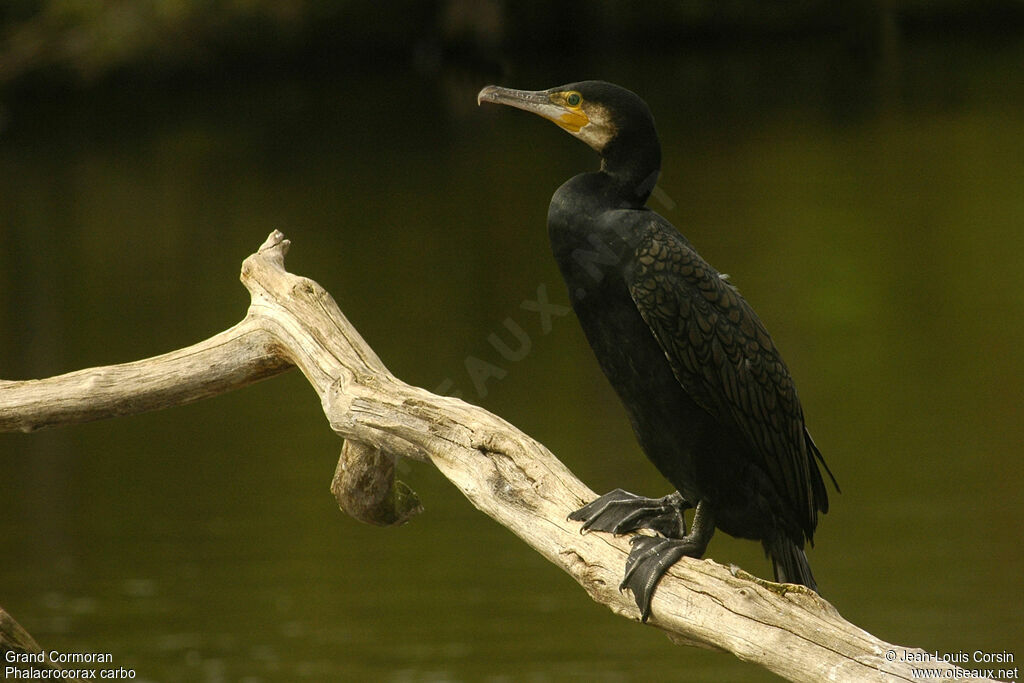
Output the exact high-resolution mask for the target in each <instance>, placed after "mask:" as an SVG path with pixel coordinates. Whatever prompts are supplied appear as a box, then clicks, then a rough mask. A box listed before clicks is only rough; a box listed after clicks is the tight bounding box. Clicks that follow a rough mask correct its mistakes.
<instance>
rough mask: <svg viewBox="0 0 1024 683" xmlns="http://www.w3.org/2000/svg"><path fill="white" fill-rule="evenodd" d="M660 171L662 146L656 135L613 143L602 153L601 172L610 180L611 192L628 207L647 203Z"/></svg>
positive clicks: (608, 181) (637, 206)
mask: <svg viewBox="0 0 1024 683" xmlns="http://www.w3.org/2000/svg"><path fill="white" fill-rule="evenodd" d="M660 171H661V145H660V144H659V143H658V138H657V137H656V136H650V135H643V136H636V137H633V138H630V137H624V138H621V139H616V140H613V141H612V142H610V143H609V144H608V146H607V147H606V148H605V149H604V150H602V151H601V171H600V172H601V173H602V174H603V175H605V176H607V177H608V180H607V184H608V191H609V192H611V193H612V194H613V195H614V196H615V197H616V199H618V200H619V202H621V203H622V204H624V205H626V206H633V207H635V208H640V207H642V206H643V205H644V204H646V203H647V198H648V197H650V196H651V191H652V190H654V185H655V184H656V183H657V182H658V173H659V172H660Z"/></svg>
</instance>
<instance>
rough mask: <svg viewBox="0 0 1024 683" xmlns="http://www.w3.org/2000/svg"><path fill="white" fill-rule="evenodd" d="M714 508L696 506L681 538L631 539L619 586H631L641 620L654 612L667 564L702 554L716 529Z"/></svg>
mask: <svg viewBox="0 0 1024 683" xmlns="http://www.w3.org/2000/svg"><path fill="white" fill-rule="evenodd" d="M712 517H713V516H712V514H711V511H710V510H709V509H708V508H707V507H706V506H705V505H704V504H703V503H701V504H699V505H698V506H697V512H696V513H695V514H694V517H693V526H692V527H691V529H690V533H689V534H687V535H686V536H683V537H682V538H660V537H658V536H646V535H642V536H635V537H633V538H631V539H630V541H629V543H630V546H631V548H632V549H631V550H630V552H629V557H628V558H627V559H626V573H625V576H623V578H622V583H621V584H620V585H619V590H623V589H625V588H628V589H629V590H630V591H632V593H633V600H635V601H636V606H637V608H639V610H640V621H643V622H646V621H647V619H648V617H650V616H651V599H652V598H653V597H654V589H655V588H656V587H657V585H658V582H659V581H661V577H663V576H664V575H665V572H667V571H668V568H669V567H671V566H672V565H673V564H675V563H676V562H678V561H679V559H680V558H682V557H701V556H703V555H704V551H705V550H707V547H708V542H710V541H711V536H712V535H714V533H715V524H714V520H713V518H712Z"/></svg>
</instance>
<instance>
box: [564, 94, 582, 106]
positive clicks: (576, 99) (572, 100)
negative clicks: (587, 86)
mask: <svg viewBox="0 0 1024 683" xmlns="http://www.w3.org/2000/svg"><path fill="white" fill-rule="evenodd" d="M582 101H583V96H582V95H580V94H579V93H578V92H571V93H569V94H568V95H566V96H565V103H566V104H568V105H569V106H570V107H578V106H580V102H582Z"/></svg>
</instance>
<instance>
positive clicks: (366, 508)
mask: <svg viewBox="0 0 1024 683" xmlns="http://www.w3.org/2000/svg"><path fill="white" fill-rule="evenodd" d="M288 246H289V242H288V241H287V240H285V239H284V236H283V235H281V234H280V233H278V232H275V233H272V234H271V235H270V237H269V238H268V239H267V241H266V242H265V243H264V244H263V246H262V247H261V248H260V250H259V251H258V252H257V253H255V254H253V255H252V256H250V257H249V258H247V259H246V260H245V262H244V264H243V267H242V281H243V283H244V284H245V286H246V287H247V288H248V290H249V292H250V295H251V297H252V304H251V306H250V308H249V312H248V314H247V316H246V318H245V319H244V320H243V321H242V322H241V323H239V324H238V325H236V326H234V327H232V328H231V329H229V330H227V331H225V332H223V333H221V334H219V335H217V336H216V337H213V338H212V339H210V340H207V341H205V342H202V343H200V344H196V345H195V346H192V347H189V348H187V349H182V350H181V351H176V352H174V353H170V354H166V355H164V356H158V357H156V358H151V359H148V360H144V361H138V362H135V363H128V364H125V365H119V366H113V367H108V368H94V369H91V370H83V371H80V372H75V373H70V374H67V375H61V376H59V377H53V378H50V379H46V380H38V381H30V382H0V430H6V431H11V430H19V429H20V430H32V429H37V428H40V427H49V426H56V425H59V424H68V423H71V422H81V421H85V420H92V419H98V418H100V417H107V416H114V415H124V414H128V413H132V412H141V411H143V410H151V409H156V408H160V407H165V406H169V405H175V404H179V403H184V402H187V401H192V400H196V399H198V398H202V397H204V396H210V395H213V394H216V393H220V392H223V391H227V390H228V389H231V388H237V387H240V386H244V385H245V384H247V383H249V382H252V381H255V380H257V379H261V378H264V377H267V376H269V375H272V374H274V373H277V372H281V371H283V370H284V369H286V368H287V367H289V366H290V365H292V364H294V365H296V366H298V367H299V368H300V369H301V370H302V372H303V373H304V374H305V376H306V378H307V379H308V380H309V383H310V384H311V385H312V387H313V389H314V390H315V391H316V392H317V395H318V396H319V397H320V401H321V404H322V406H323V410H324V414H325V415H326V416H327V419H328V421H329V423H330V425H331V427H332V429H334V431H335V432H336V433H337V434H338V435H340V436H341V437H343V438H345V439H346V440H348V443H347V444H346V445H345V447H344V448H343V450H342V456H341V459H340V461H339V463H338V469H337V471H336V473H335V477H334V480H333V482H332V486H331V488H332V491H334V493H335V496H336V498H337V499H338V502H339V504H340V505H341V506H342V508H343V509H345V510H346V511H348V512H350V513H351V514H352V515H353V516H355V517H357V518H359V519H361V520H363V521H368V522H371V523H376V524H395V523H402V522H404V521H406V520H408V519H409V517H410V516H411V515H413V514H415V513H416V512H418V511H419V501H418V500H417V499H416V497H415V494H413V493H412V492H411V491H409V489H408V487H406V486H405V485H404V484H402V483H401V482H396V481H395V479H394V469H395V468H394V459H395V458H396V457H407V458H414V459H416V460H421V461H425V462H430V463H433V464H434V465H435V466H436V467H437V468H438V469H439V470H440V471H441V472H442V473H443V474H444V475H445V476H446V477H448V479H450V480H451V481H452V483H453V484H455V486H457V487H458V488H459V490H460V491H462V493H463V494H464V495H465V496H466V497H467V498H469V500H470V501H472V503H473V504H474V505H475V506H476V507H477V508H479V509H480V510H482V511H483V512H485V513H487V514H488V515H490V516H491V517H493V518H494V519H495V520H497V521H498V522H499V523H501V524H503V525H505V526H506V527H508V528H509V529H511V530H512V531H513V532H515V533H516V534H517V535H518V536H520V537H521V538H522V539H523V540H524V541H526V542H527V543H528V544H530V545H531V546H532V547H533V548H534V549H536V550H537V551H538V552H539V553H541V554H542V555H543V556H544V557H546V558H547V559H548V560H550V561H551V562H552V563H554V564H556V565H557V566H559V567H561V568H562V569H563V570H565V571H566V572H567V573H568V574H570V575H571V576H572V577H573V578H574V579H576V580H577V581H578V582H579V583H580V585H581V586H582V587H583V588H584V589H585V590H586V591H587V593H589V594H590V596H591V597H592V598H593V599H594V600H596V601H597V602H599V603H601V604H604V605H606V606H607V607H608V608H609V609H610V610H612V611H613V612H615V613H616V614H619V615H622V616H624V617H626V618H629V619H634V620H635V619H638V614H637V609H636V607H635V605H634V604H633V600H632V598H631V596H630V595H629V594H627V593H623V592H620V591H619V589H618V585H619V581H620V579H621V576H622V572H623V566H624V564H625V560H626V555H627V554H628V550H629V544H628V539H627V538H624V537H618V538H616V537H613V536H610V535H608V534H603V533H591V534H585V535H581V534H580V533H579V524H578V523H575V522H569V521H567V519H566V516H567V515H568V514H569V512H571V511H572V510H574V509H576V508H577V507H579V506H580V505H582V504H583V503H584V502H586V501H589V500H591V499H592V498H593V497H594V493H593V492H592V491H591V490H590V489H588V488H587V487H586V486H585V485H583V484H582V483H581V482H580V481H579V480H578V479H576V477H574V476H573V474H572V473H571V472H570V471H569V470H568V469H567V468H566V467H565V466H564V465H563V464H562V463H561V462H559V461H558V460H557V459H556V458H555V457H554V456H553V455H552V454H551V452H550V451H548V450H547V449H546V448H545V447H544V446H543V445H541V444H540V443H538V442H537V441H535V440H534V439H532V438H530V437H529V436H527V435H526V434H524V433H522V432H520V431H519V430H517V429H516V428H515V427H513V426H512V425H511V424H509V423H508V422H506V421H504V420H502V419H501V418H500V417H497V416H496V415H493V414H491V413H489V412H487V411H486V410H483V409H482V408H478V407H476V406H472V405H469V404H468V403H465V402H463V401H461V400H459V399H456V398H451V397H444V396H436V395H434V394H431V393H430V392H427V391H425V390H423V389H419V388H417V387H413V386H410V385H408V384H405V383H403V382H401V381H400V380H398V379H397V378H395V377H394V376H393V375H392V374H391V373H390V372H388V370H387V368H386V367H385V366H384V364H383V363H382V362H381V360H380V359H379V358H378V357H377V355H376V354H375V353H374V352H373V350H372V349H370V347H369V346H368V345H367V344H366V342H365V341H363V339H362V337H361V336H360V335H359V333H358V332H357V331H356V330H355V328H353V327H352V325H351V324H350V323H349V322H348V320H346V318H345V316H344V315H342V313H341V311H340V310H339V309H338V307H337V305H336V304H335V302H334V300H333V299H332V298H331V296H330V295H329V294H328V293H327V292H326V291H324V290H323V289H322V288H321V287H320V286H319V285H317V284H316V283H314V282H313V281H311V280H309V279H306V278H303V277H299V276H296V275H292V274H290V273H288V272H286V271H285V268H284V255H285V252H286V251H287V249H288ZM648 623H649V624H650V625H652V626H654V627H656V628H659V629H662V630H664V631H665V632H666V633H667V634H668V635H669V637H670V638H672V639H673V640H674V641H676V642H678V643H681V644H689V645H696V646H701V647H707V648H713V649H719V650H724V651H728V652H731V653H733V654H734V655H736V656H737V657H739V658H740V659H742V660H744V661H748V662H753V663H756V664H759V665H760V666H763V667H765V668H767V669H769V670H771V671H773V672H775V673H777V674H779V675H781V676H784V677H786V678H789V679H791V680H795V681H820V680H840V681H892V680H908V681H909V680H912V675H911V666H912V665H911V664H909V663H907V662H904V661H901V660H902V658H903V656H904V653H906V652H910V653H914V652H920V650H915V649H914V648H905V647H902V646H896V645H891V644H889V643H886V642H883V641H881V640H879V639H878V638H875V637H874V636H872V635H871V634H869V633H867V632H866V631H864V630H862V629H860V628H858V627H857V626H854V625H853V624H850V623H849V622H847V621H845V620H844V619H843V618H842V617H841V616H840V615H839V613H838V612H837V611H836V610H835V608H833V607H832V605H830V604H829V603H828V602H826V601H825V600H823V599H822V598H820V597H818V596H817V595H816V594H814V593H813V592H811V591H808V590H807V589H804V588H802V587H799V586H790V585H780V584H775V583H771V582H768V581H764V580H761V579H757V578H755V577H752V576H750V575H748V574H746V573H744V572H735V573H734V572H732V571H730V570H729V569H728V568H726V567H723V566H721V565H719V564H716V563H715V562H713V561H711V560H691V559H689V558H684V560H682V561H681V562H679V563H678V564H676V566H675V567H673V568H672V569H671V570H670V572H669V573H668V574H667V575H666V576H665V578H664V579H663V580H662V581H661V584H660V585H659V587H658V590H657V591H656V592H655V594H654V601H653V607H652V616H651V619H650V621H649V622H648ZM890 653H892V654H890ZM925 666H927V667H929V668H949V669H953V668H955V667H952V666H951V665H948V664H942V663H928V664H926V665H925Z"/></svg>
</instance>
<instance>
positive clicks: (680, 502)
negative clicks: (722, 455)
mask: <svg viewBox="0 0 1024 683" xmlns="http://www.w3.org/2000/svg"><path fill="white" fill-rule="evenodd" d="M690 507H692V506H691V505H690V503H688V502H687V501H685V500H684V499H683V497H682V495H680V494H679V492H678V491H677V492H675V493H672V494H669V495H667V496H664V497H662V498H644V497H642V496H638V495H636V494H633V493H629V492H628V491H623V490H622V489H615V490H614V491H611V492H609V493H606V494H604V495H603V496H601V497H599V498H597V499H595V500H593V501H591V502H590V503H588V504H587V505H584V506H583V507H581V508H580V509H579V510H576V511H575V512H573V513H572V514H570V515H569V519H571V520H574V521H578V522H583V526H582V527H581V529H580V532H581V533H582V532H585V531H606V532H610V533H613V534H625V533H629V532H630V531H636V530H638V529H651V530H652V531H656V532H657V533H659V534H661V535H662V536H665V537H666V538H682V537H683V536H685V535H686V520H685V518H684V517H683V512H684V511H685V510H686V509H688V508H690Z"/></svg>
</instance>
